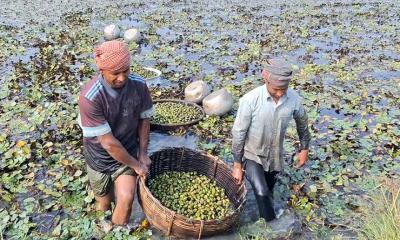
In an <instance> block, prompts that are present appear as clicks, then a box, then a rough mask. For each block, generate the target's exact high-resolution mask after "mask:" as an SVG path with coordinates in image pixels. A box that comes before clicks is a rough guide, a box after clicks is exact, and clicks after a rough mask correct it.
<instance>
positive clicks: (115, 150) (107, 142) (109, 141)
mask: <svg viewBox="0 0 400 240" xmlns="http://www.w3.org/2000/svg"><path fill="white" fill-rule="evenodd" d="M98 139H99V141H100V143H101V146H102V147H103V148H104V149H105V150H106V151H107V152H108V154H110V156H111V157H112V158H114V159H115V160H117V161H118V162H121V163H123V164H125V165H127V166H129V167H131V168H135V167H137V166H139V161H138V160H137V159H136V158H134V157H133V156H131V155H130V154H129V153H128V151H126V149H125V148H124V147H123V146H122V144H121V143H120V142H119V141H118V140H117V139H116V138H114V136H110V134H106V135H103V136H99V137H98Z"/></svg>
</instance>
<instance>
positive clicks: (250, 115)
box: [232, 84, 310, 171]
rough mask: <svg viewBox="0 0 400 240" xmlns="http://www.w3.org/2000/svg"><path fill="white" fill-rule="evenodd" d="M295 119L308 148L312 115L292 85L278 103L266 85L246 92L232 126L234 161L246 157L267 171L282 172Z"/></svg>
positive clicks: (303, 142)
mask: <svg viewBox="0 0 400 240" xmlns="http://www.w3.org/2000/svg"><path fill="white" fill-rule="evenodd" d="M292 119H294V120H295V121H296V127H297V133H298V135H299V138H300V145H301V146H300V147H301V149H308V147H309V143H310V132H309V130H308V117H307V113H306V111H305V109H304V107H303V105H302V99H301V97H300V96H299V94H298V93H297V92H296V91H294V90H293V89H290V88H289V89H288V91H287V92H286V94H285V95H284V96H282V97H281V98H280V99H279V102H278V103H275V101H274V100H273V99H272V97H271V95H270V94H269V92H268V90H267V86H266V85H265V84H264V85H262V86H260V87H258V88H256V89H254V90H252V91H250V92H248V93H247V94H245V95H244V96H243V97H242V98H241V99H240V101H239V109H238V112H237V115H236V119H235V123H234V124H233V128H232V135H233V140H232V152H233V156H234V161H235V162H242V159H243V158H246V159H249V160H253V161H255V162H257V163H259V164H261V165H263V168H264V170H265V171H281V170H282V164H283V141H284V139H285V134H286V129H287V127H288V125H289V122H290V121H291V120H292Z"/></svg>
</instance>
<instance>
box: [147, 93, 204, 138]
mask: <svg viewBox="0 0 400 240" xmlns="http://www.w3.org/2000/svg"><path fill="white" fill-rule="evenodd" d="M159 102H175V103H180V104H184V105H189V106H192V107H194V108H197V109H198V110H199V111H200V112H201V114H200V117H199V118H197V119H195V120H193V121H190V122H186V123H174V124H161V123H155V122H152V121H151V120H150V126H151V129H153V130H164V131H169V130H174V129H177V128H187V127H190V126H192V125H194V124H196V123H198V122H199V121H200V120H201V119H203V118H204V116H205V113H204V110H203V108H202V107H200V106H199V105H197V104H196V103H191V102H188V101H184V100H179V99H158V100H154V101H153V103H154V104H155V103H159Z"/></svg>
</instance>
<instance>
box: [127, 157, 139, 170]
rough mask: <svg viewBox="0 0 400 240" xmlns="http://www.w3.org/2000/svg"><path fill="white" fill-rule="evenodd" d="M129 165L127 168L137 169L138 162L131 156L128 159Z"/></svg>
mask: <svg viewBox="0 0 400 240" xmlns="http://www.w3.org/2000/svg"><path fill="white" fill-rule="evenodd" d="M130 162H131V163H130V164H129V167H130V168H136V167H139V164H140V163H139V161H138V160H137V159H136V158H134V157H132V156H131V158H130Z"/></svg>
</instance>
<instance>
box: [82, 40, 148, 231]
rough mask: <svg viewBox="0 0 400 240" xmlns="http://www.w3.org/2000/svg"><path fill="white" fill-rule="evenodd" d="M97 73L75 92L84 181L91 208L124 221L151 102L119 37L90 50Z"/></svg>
mask: <svg viewBox="0 0 400 240" xmlns="http://www.w3.org/2000/svg"><path fill="white" fill-rule="evenodd" d="M95 60H96V65H97V67H98V69H99V71H100V74H99V75H97V76H95V77H94V78H93V79H92V80H90V81H89V82H88V83H87V84H86V85H85V86H84V87H83V89H82V91H81V93H80V96H79V114H80V115H79V119H78V121H79V124H80V126H81V128H82V133H83V146H84V154H85V159H86V166H87V172H88V177H89V182H90V186H91V188H92V190H93V191H94V194H95V198H96V202H97V208H98V209H99V210H104V211H106V210H109V209H111V202H112V201H113V200H114V199H115V198H116V205H115V208H114V210H113V215H112V222H113V223H114V224H117V225H125V224H127V223H128V221H129V216H130V214H131V210H132V203H133V198H134V194H135V191H136V189H135V188H136V180H137V176H138V175H139V176H144V175H146V173H147V172H148V167H149V165H150V162H151V161H150V159H149V157H148V155H147V145H148V140H149V129H150V122H149V118H150V117H151V116H152V114H153V103H152V100H151V96H150V92H149V90H148V88H147V85H146V83H145V81H144V80H143V79H142V78H140V77H139V76H135V75H132V74H130V72H129V68H130V62H131V57H130V52H129V49H128V47H127V45H126V44H125V43H123V42H120V41H109V42H105V43H103V44H101V45H100V46H98V47H97V48H96V49H95Z"/></svg>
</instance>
